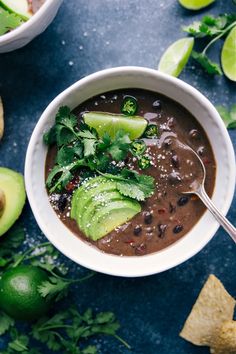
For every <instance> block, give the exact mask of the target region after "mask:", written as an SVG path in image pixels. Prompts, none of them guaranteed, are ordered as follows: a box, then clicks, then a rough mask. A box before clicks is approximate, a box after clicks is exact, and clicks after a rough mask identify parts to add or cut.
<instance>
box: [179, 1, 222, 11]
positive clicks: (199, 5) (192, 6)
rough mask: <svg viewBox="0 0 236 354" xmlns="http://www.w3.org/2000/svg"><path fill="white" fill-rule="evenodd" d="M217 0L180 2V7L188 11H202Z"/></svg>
mask: <svg viewBox="0 0 236 354" xmlns="http://www.w3.org/2000/svg"><path fill="white" fill-rule="evenodd" d="M214 1H215V0H179V3H180V5H182V6H183V7H185V8H186V9H188V10H200V9H203V8H204V7H206V6H208V5H210V4H212V3H213V2H214Z"/></svg>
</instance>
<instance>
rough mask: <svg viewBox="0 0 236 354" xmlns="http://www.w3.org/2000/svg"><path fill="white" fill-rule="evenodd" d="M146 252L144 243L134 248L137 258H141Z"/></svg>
mask: <svg viewBox="0 0 236 354" xmlns="http://www.w3.org/2000/svg"><path fill="white" fill-rule="evenodd" d="M146 252H147V246H146V244H145V243H141V244H140V245H139V246H137V247H135V254H136V255H137V256H142V255H144V254H146Z"/></svg>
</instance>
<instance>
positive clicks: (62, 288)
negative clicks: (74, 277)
mask: <svg viewBox="0 0 236 354" xmlns="http://www.w3.org/2000/svg"><path fill="white" fill-rule="evenodd" d="M70 284H71V282H69V281H66V280H63V279H62V278H56V277H49V280H45V281H43V282H42V283H41V284H40V285H39V287H38V291H39V293H40V295H41V296H42V297H46V298H47V299H48V300H50V299H52V298H53V299H54V300H55V301H58V300H60V299H62V298H63V297H65V296H66V295H67V293H68V288H69V286H70Z"/></svg>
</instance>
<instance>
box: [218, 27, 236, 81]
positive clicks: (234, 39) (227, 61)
mask: <svg viewBox="0 0 236 354" xmlns="http://www.w3.org/2000/svg"><path fill="white" fill-rule="evenodd" d="M221 65H222V69H223V71H224V74H225V75H226V76H227V77H228V78H229V79H230V80H232V81H236V26H235V27H233V29H232V30H231V31H230V32H229V34H228V36H227V38H226V40H225V42H224V45H223V49H222V52H221Z"/></svg>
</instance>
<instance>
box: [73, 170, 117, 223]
mask: <svg viewBox="0 0 236 354" xmlns="http://www.w3.org/2000/svg"><path fill="white" fill-rule="evenodd" d="M108 189H110V190H111V189H116V184H115V182H113V181H110V180H107V178H104V177H100V176H99V177H94V178H91V179H89V180H88V181H86V182H85V183H83V184H82V185H81V186H80V187H79V188H78V189H77V190H76V191H75V192H74V194H73V197H72V201H71V213H70V216H71V218H72V219H78V217H79V215H80V214H81V212H82V209H83V208H84V205H85V204H86V203H87V201H88V200H89V199H91V198H93V195H94V193H95V195H96V194H97V193H99V192H103V191H104V190H108Z"/></svg>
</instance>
